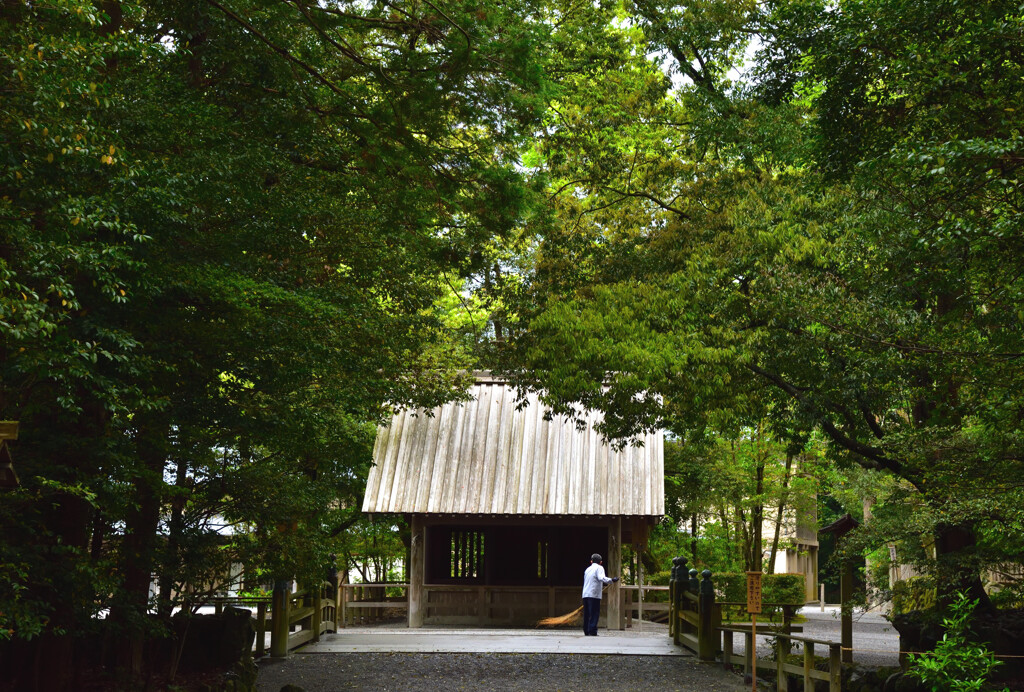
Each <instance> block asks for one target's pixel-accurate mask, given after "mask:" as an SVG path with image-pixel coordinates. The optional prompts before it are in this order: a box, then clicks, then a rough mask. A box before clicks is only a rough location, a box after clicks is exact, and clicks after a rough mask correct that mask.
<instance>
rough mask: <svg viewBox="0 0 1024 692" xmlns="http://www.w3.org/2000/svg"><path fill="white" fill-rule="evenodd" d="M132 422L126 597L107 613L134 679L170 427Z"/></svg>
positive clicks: (159, 420)
mask: <svg viewBox="0 0 1024 692" xmlns="http://www.w3.org/2000/svg"><path fill="white" fill-rule="evenodd" d="M134 422H135V424H136V431H135V452H136V455H137V458H138V467H137V468H138V470H137V472H136V474H135V477H134V479H133V480H134V485H135V506H134V508H133V509H132V510H131V511H129V512H128V513H127V514H126V516H125V535H124V540H123V542H122V550H121V569H120V573H121V574H122V575H123V582H122V588H123V590H124V597H123V598H122V600H121V603H120V604H119V605H118V607H116V608H112V609H111V618H113V620H114V621H115V622H118V623H119V624H120V625H121V627H122V628H123V630H122V631H123V632H124V633H125V641H124V643H123V644H122V645H121V646H120V647H119V655H120V660H119V661H118V665H119V667H120V668H121V669H122V670H125V671H127V672H130V673H131V674H132V675H140V674H141V673H142V664H143V660H142V654H143V649H144V645H145V628H146V624H147V623H146V617H147V611H148V607H149V589H150V585H151V583H152V576H153V566H154V561H155V556H156V532H157V527H158V525H159V523H160V503H161V500H162V497H163V486H164V479H163V474H164V466H165V464H166V462H167V434H168V430H169V427H168V423H167V419H166V418H165V417H162V416H160V415H159V414H158V413H154V412H147V413H142V414H139V415H137V416H136V418H135V421H134Z"/></svg>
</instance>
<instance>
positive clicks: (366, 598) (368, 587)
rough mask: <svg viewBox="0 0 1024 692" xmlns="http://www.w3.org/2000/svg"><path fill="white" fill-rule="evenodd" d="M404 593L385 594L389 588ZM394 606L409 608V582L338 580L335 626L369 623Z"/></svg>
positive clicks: (391, 610) (393, 609)
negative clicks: (336, 622)
mask: <svg viewBox="0 0 1024 692" xmlns="http://www.w3.org/2000/svg"><path fill="white" fill-rule="evenodd" d="M389 589H390V590H392V591H395V590H401V591H404V592H405V595H403V596H388V590H389ZM396 610H404V611H405V612H406V613H408V612H409V585H408V584H390V583H386V584H385V583H382V584H339V585H338V627H339V628H341V627H348V626H354V625H369V624H373V623H375V622H380V621H381V620H383V619H386V618H389V617H391V616H392V615H394V613H395V612H396Z"/></svg>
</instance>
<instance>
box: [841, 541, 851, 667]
mask: <svg viewBox="0 0 1024 692" xmlns="http://www.w3.org/2000/svg"><path fill="white" fill-rule="evenodd" d="M839 592H840V597H839V602H840V604H841V606H842V615H841V616H840V618H839V621H840V634H839V642H840V644H842V647H843V651H842V659H843V663H853V612H852V610H851V609H852V608H853V561H851V560H844V561H843V573H842V575H841V576H840V578H839Z"/></svg>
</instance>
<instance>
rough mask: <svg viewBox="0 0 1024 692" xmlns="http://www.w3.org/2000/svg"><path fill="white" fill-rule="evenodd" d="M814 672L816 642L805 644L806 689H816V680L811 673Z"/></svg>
mask: <svg viewBox="0 0 1024 692" xmlns="http://www.w3.org/2000/svg"><path fill="white" fill-rule="evenodd" d="M812 670H814V642H804V689H805V690H813V689H814V678H812V677H811V671H812Z"/></svg>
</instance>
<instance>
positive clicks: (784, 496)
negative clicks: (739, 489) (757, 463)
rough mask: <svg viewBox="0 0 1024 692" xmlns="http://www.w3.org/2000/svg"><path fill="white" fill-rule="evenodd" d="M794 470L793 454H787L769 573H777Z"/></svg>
mask: <svg viewBox="0 0 1024 692" xmlns="http://www.w3.org/2000/svg"><path fill="white" fill-rule="evenodd" d="M792 470H793V455H792V454H788V453H787V454H786V472H785V474H784V475H783V476H782V492H781V493H780V494H779V509H778V511H777V512H776V513H775V535H774V536H772V552H771V554H770V555H769V557H768V574H775V556H776V554H778V552H779V536H780V535H781V533H782V517H783V514H785V510H786V505H787V503H788V502H789V476H790V473H791V472H792Z"/></svg>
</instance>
